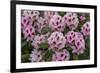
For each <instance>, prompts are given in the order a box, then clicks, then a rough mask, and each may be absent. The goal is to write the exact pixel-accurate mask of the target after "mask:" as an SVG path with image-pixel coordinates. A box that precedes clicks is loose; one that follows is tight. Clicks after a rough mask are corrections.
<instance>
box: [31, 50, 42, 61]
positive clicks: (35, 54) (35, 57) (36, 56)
mask: <svg viewBox="0 0 100 73" xmlns="http://www.w3.org/2000/svg"><path fill="white" fill-rule="evenodd" d="M29 60H30V61H31V62H41V61H42V51H40V50H37V49H34V50H33V51H32V53H31V54H30V58H29Z"/></svg>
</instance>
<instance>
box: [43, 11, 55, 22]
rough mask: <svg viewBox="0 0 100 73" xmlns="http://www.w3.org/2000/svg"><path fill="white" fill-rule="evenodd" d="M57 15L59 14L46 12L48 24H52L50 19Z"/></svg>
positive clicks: (45, 16)
mask: <svg viewBox="0 0 100 73" xmlns="http://www.w3.org/2000/svg"><path fill="white" fill-rule="evenodd" d="M55 14H57V12H54V11H45V12H44V18H45V19H46V20H47V22H48V24H49V22H50V19H51V18H52V17H53V16H54V15H55Z"/></svg>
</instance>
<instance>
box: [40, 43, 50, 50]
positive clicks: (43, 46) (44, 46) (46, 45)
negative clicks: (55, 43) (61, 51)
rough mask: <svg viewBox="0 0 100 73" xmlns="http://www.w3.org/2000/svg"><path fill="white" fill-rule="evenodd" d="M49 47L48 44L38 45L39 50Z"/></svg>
mask: <svg viewBox="0 0 100 73" xmlns="http://www.w3.org/2000/svg"><path fill="white" fill-rule="evenodd" d="M48 47H49V45H48V43H41V44H39V48H42V49H47V48H48Z"/></svg>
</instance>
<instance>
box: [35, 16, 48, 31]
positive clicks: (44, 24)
mask: <svg viewBox="0 0 100 73" xmlns="http://www.w3.org/2000/svg"><path fill="white" fill-rule="evenodd" d="M33 26H34V28H35V31H36V32H39V33H41V31H42V29H43V28H44V27H47V26H48V23H47V21H46V19H45V18H43V17H39V18H38V20H37V21H36V22H35V23H34V25H33Z"/></svg>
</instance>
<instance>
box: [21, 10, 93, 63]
mask: <svg viewBox="0 0 100 73" xmlns="http://www.w3.org/2000/svg"><path fill="white" fill-rule="evenodd" d="M90 26H91V24H90V15H89V13H78V12H67V11H66V12H61V11H37V10H21V62H22V63H26V62H48V61H73V60H87V59H90V31H91V30H90ZM66 63H67V62H66Z"/></svg>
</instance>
